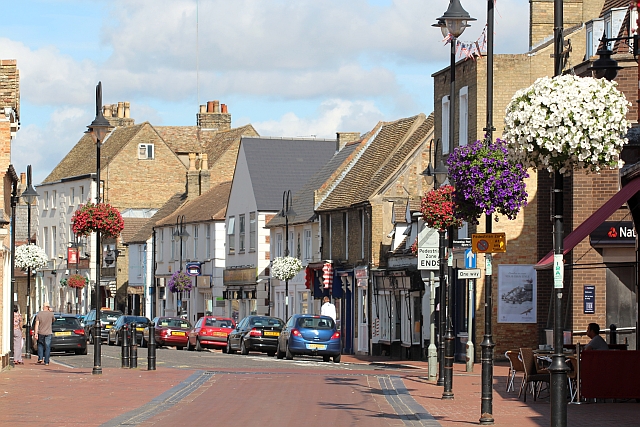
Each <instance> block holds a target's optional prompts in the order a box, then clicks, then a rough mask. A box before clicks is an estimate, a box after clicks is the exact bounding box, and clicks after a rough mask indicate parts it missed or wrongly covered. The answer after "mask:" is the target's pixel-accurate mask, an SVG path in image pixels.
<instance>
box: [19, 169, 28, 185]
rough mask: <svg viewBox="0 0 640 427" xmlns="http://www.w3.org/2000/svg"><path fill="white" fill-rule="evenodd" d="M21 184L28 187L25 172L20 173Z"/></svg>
mask: <svg viewBox="0 0 640 427" xmlns="http://www.w3.org/2000/svg"><path fill="white" fill-rule="evenodd" d="M20 184H22V185H27V174H26V173H25V172H20Z"/></svg>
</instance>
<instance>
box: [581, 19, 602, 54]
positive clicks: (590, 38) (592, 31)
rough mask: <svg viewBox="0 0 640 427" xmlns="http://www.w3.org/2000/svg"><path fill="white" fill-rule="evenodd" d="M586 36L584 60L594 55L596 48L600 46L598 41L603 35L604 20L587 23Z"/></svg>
mask: <svg viewBox="0 0 640 427" xmlns="http://www.w3.org/2000/svg"><path fill="white" fill-rule="evenodd" d="M585 27H586V34H587V46H586V49H585V52H586V55H585V56H586V58H585V59H589V58H591V57H592V56H594V55H595V54H596V52H597V51H598V46H599V45H600V39H601V38H602V36H603V33H604V20H603V19H602V18H598V19H594V20H592V21H589V22H587V23H586V25H585Z"/></svg>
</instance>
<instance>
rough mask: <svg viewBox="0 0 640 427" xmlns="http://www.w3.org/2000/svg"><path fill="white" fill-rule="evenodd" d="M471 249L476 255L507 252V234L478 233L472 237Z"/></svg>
mask: <svg viewBox="0 0 640 427" xmlns="http://www.w3.org/2000/svg"><path fill="white" fill-rule="evenodd" d="M471 249H472V250H473V252H475V253H483V254H486V253H496V252H506V251H507V236H506V234H505V233H477V234H472V235H471Z"/></svg>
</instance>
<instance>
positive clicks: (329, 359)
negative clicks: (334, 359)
mask: <svg viewBox="0 0 640 427" xmlns="http://www.w3.org/2000/svg"><path fill="white" fill-rule="evenodd" d="M322 361H323V362H330V361H331V356H322Z"/></svg>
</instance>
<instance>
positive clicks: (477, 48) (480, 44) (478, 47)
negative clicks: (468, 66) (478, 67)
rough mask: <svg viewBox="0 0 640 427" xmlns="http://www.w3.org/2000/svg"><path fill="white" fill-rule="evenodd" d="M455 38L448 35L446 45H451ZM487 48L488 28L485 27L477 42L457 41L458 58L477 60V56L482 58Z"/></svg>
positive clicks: (445, 40)
mask: <svg viewBox="0 0 640 427" xmlns="http://www.w3.org/2000/svg"><path fill="white" fill-rule="evenodd" d="M452 39H453V36H452V35H451V34H448V35H447V37H445V38H444V40H443V41H444V44H445V45H446V44H449V43H451V40H452ZM486 47H487V26H486V25H485V26H484V29H483V30H482V34H480V37H478V39H477V40H476V41H473V42H465V41H460V40H456V56H460V57H464V58H466V59H473V60H475V59H476V56H479V57H482V52H483V50H484V49H485V48H486Z"/></svg>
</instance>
